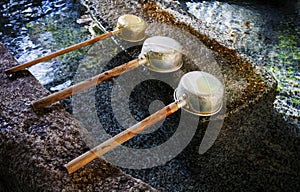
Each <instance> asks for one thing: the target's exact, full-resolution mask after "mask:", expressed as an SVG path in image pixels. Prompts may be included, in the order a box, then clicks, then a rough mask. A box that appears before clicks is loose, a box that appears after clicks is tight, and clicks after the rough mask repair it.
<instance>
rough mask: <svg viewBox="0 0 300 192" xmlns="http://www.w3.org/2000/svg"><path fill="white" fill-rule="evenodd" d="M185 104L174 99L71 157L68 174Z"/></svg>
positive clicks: (67, 165)
mask: <svg viewBox="0 0 300 192" xmlns="http://www.w3.org/2000/svg"><path fill="white" fill-rule="evenodd" d="M183 105H185V101H184V100H180V101H175V102H173V103H171V104H169V105H167V106H165V107H164V108H162V109H161V110H159V111H157V112H156V113H154V114H152V115H151V116H149V117H147V118H145V119H144V120H142V121H141V122H138V123H137V124H135V125H133V126H132V127H130V128H128V129H126V130H125V131H123V132H121V133H119V134H117V135H116V136H114V137H112V138H110V139H108V140H107V141H105V142H103V143H101V144H100V145H98V146H96V147H94V148H93V149H91V150H89V151H87V152H86V153H84V154H82V155H80V156H79V157H77V158H75V159H73V160H72V161H70V162H69V163H67V164H66V165H64V166H65V167H66V168H67V171H68V173H69V174H71V173H73V172H75V171H77V170H78V169H80V168H81V167H83V166H85V165H86V164H88V163H89V162H91V161H92V160H94V159H95V158H97V157H100V156H102V155H104V154H105V153H107V152H109V151H111V150H112V149H114V148H116V147H117V146H119V145H121V144H122V143H124V142H126V141H128V140H129V139H131V138H133V137H134V136H136V135H138V134H139V133H141V132H142V131H143V130H145V129H147V128H148V127H150V126H151V125H153V124H155V123H157V122H159V121H160V120H162V119H164V118H166V117H167V116H169V115H171V114H173V113H174V112H176V111H177V110H178V109H179V108H181V107H182V106H183Z"/></svg>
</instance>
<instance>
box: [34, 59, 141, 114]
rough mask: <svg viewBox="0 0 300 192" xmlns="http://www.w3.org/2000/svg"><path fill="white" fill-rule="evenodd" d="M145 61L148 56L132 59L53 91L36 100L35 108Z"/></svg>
mask: <svg viewBox="0 0 300 192" xmlns="http://www.w3.org/2000/svg"><path fill="white" fill-rule="evenodd" d="M145 62H147V59H146V58H141V59H135V60H132V61H130V62H128V63H125V64H123V65H120V66H118V67H115V68H113V69H111V70H108V71H106V72H103V73H101V74H99V75H96V76H94V77H92V78H90V79H87V80H85V81H82V82H80V83H78V84H75V85H73V86H71V87H68V88H66V89H64V90H61V91H59V92H56V93H53V94H51V95H48V96H46V97H43V98H41V99H39V100H37V101H34V102H33V103H32V107H33V108H34V109H39V108H42V107H46V106H49V105H51V104H53V103H55V102H56V101H59V100H61V99H64V98H67V97H69V96H71V95H75V94H77V93H79V92H81V91H83V90H85V89H88V88H90V87H93V86H95V85H98V84H100V83H101V82H103V81H105V80H107V79H110V78H112V77H116V76H119V75H121V74H123V73H125V72H127V71H130V70H132V69H134V68H136V67H138V66H140V65H142V64H144V63H145Z"/></svg>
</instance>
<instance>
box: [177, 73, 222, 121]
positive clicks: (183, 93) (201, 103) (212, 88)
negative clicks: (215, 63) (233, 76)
mask: <svg viewBox="0 0 300 192" xmlns="http://www.w3.org/2000/svg"><path fill="white" fill-rule="evenodd" d="M181 97H186V101H187V103H186V105H185V106H184V107H183V109H184V110H186V111H188V112H190V113H193V114H195V115H199V116H210V115H214V114H216V113H218V112H219V111H220V109H221V108H222V103H223V102H222V99H223V97H224V88H223V85H222V83H221V82H220V81H219V80H218V79H217V78H216V77H215V76H213V75H211V74H209V73H206V72H203V71H193V72H189V73H187V74H185V75H183V76H182V78H181V79H180V82H179V85H178V87H177V88H176V90H175V92H174V98H175V100H178V99H179V98H181Z"/></svg>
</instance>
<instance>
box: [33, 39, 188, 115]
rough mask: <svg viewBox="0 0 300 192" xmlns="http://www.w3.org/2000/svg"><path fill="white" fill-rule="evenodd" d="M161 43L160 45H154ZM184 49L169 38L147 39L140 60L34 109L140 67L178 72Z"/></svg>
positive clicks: (46, 99)
mask: <svg viewBox="0 0 300 192" xmlns="http://www.w3.org/2000/svg"><path fill="white" fill-rule="evenodd" d="M155 42H157V43H159V44H158V45H156V44H154V43H155ZM181 52H182V47H181V45H180V44H179V43H178V42H177V41H175V40H174V39H171V38H169V37H161V36H155V37H151V38H149V39H147V40H146V41H145V43H144V44H143V48H142V53H141V55H140V56H139V58H138V59H135V60H132V61H130V62H128V63H125V64H123V65H120V66H118V67H115V68H113V69H111V70H108V71H106V72H103V73H101V74H99V75H96V76H94V77H92V78H90V79H88V80H85V81H82V82H80V83H77V84H75V85H73V86H71V87H68V88H66V89H64V90H61V91H58V92H56V93H53V94H51V95H48V96H46V97H44V98H41V99H39V100H37V101H35V102H33V103H32V106H33V108H34V109H38V108H42V107H46V106H49V105H51V104H53V103H55V102H56V101H59V100H61V99H64V98H67V97H69V96H71V95H75V94H77V93H79V92H81V91H83V90H85V89H87V88H90V87H92V86H95V85H98V84H100V83H101V82H103V81H105V80H108V79H110V78H112V77H116V76H119V75H121V74H123V73H125V72H127V71H130V70H132V69H134V68H136V67H139V66H140V65H144V66H145V67H147V68H149V69H150V70H153V71H157V72H160V73H166V72H171V71H176V70H178V69H179V68H180V67H181V66H182V53H181Z"/></svg>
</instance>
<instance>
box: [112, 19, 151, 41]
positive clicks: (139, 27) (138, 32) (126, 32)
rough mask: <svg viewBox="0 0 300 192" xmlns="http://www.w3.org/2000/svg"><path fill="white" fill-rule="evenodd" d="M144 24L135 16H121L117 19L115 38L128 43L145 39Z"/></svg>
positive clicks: (145, 25)
mask: <svg viewBox="0 0 300 192" xmlns="http://www.w3.org/2000/svg"><path fill="white" fill-rule="evenodd" d="M146 27H147V24H146V22H145V21H144V20H143V19H141V18H140V17H137V16H135V15H130V14H127V15H123V16H121V17H119V19H118V23H117V27H116V31H119V32H118V33H117V36H118V37H120V38H121V39H124V40H126V41H129V42H137V41H141V40H143V39H145V31H146Z"/></svg>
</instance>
